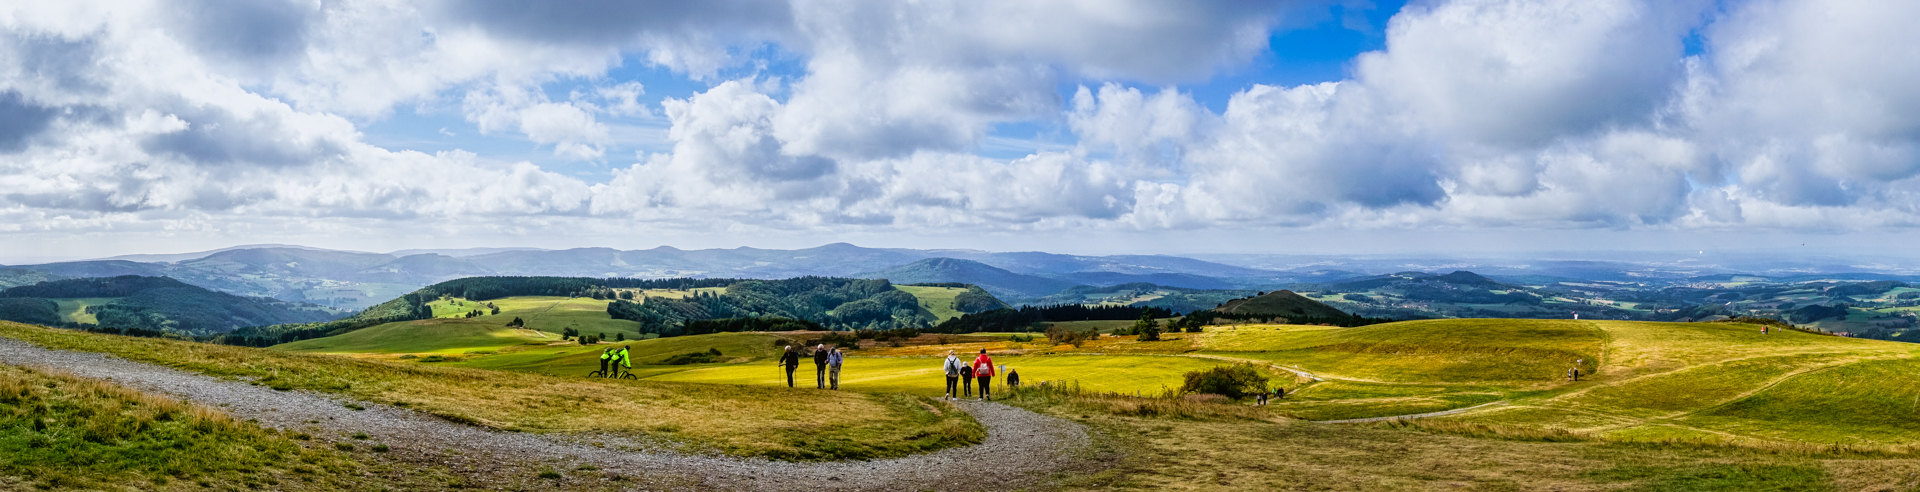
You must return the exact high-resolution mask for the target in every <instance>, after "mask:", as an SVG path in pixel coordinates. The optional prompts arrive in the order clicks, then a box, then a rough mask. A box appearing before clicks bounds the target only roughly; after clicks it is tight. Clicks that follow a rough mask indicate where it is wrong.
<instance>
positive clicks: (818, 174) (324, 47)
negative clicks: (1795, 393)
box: [0, 0, 1920, 262]
mask: <svg viewBox="0 0 1920 492" xmlns="http://www.w3.org/2000/svg"><path fill="white" fill-rule="evenodd" d="M1916 21H1920V2H1887V1H1879V0H1757V1H1738V0H1725V1H1717V2H1716V1H1712V0H1646V1H1635V0H1533V1H1520V0H1454V1H1417V0H1416V1H1413V2H1410V3H1406V4H1402V3H1399V2H1390V1H1384V0H1381V1H1367V0H1332V1H1278V2H1261V1H1193V0H1183V1H1135V0H1097V1H1096V0H1058V1H1040V0H954V1H947V0H915V1H901V0H851V1H825V0H794V1H791V2H778V1H745V0H707V1H700V2H684V1H677V0H660V1H629V0H581V1H572V2H551V1H544V0H461V1H454V0H447V1H443V2H436V1H395V0H291V1H284V0H168V1H150V2H149V1H139V0H128V1H92V0H65V1H59V2H6V3H4V4H0V244H4V246H0V250H4V251H0V262H4V261H11V262H21V261H25V260H27V259H47V258H70V257H84V256H103V255H109V254H119V253H132V252H177V251H189V250H195V249H209V248H215V247H223V246H231V245H236V244H248V243H268V242H272V243H299V244H308V245H313V246H321V247H335V248H345V249H359V250H372V251H386V250H392V249H400V248H416V247H478V246H535V247H549V248H564V247H578V246H611V247H618V248H623V249H634V248H650V247H654V246H658V245H663V244H664V245H673V246H678V247H683V248H700V247H734V246H755V247H779V248H789V247H807V246H814V245H818V244H822V243H826V242H835V241H848V242H854V243H856V244H861V245H867V246H893V247H920V248H941V247H966V248H980V249H992V250H1030V249H1039V250H1048V251H1056V252H1083V253H1116V252H1139V253H1205V252H1272V253H1288V252H1318V253H1325V252H1339V251H1359V252H1425V251H1480V250H1525V249H1557V250H1566V249H1582V248H1591V249H1648V248H1684V249H1692V248H1695V247H1702V248H1707V247H1713V248H1748V247H1785V246H1786V245H1788V244H1792V245H1794V246H1798V245H1799V244H1812V245H1813V246H1812V247H1824V248H1828V249H1834V250H1840V251H1846V250H1848V249H1849V248H1874V249H1880V250H1896V251H1897V250H1904V249H1906V248H1905V245H1906V244H1907V243H1909V242H1910V241H1911V240H1912V239H1915V238H1920V235H1916V234H1915V232H1920V231H1917V230H1916V229H1915V227H1916V225H1920V180H1917V179H1916V174H1920V147H1917V145H1920V82H1917V81H1920V29H1914V28H1913V27H1912V26H1913V25H1914V24H1915V23H1916Z"/></svg>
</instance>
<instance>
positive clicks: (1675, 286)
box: [0, 243, 1920, 339]
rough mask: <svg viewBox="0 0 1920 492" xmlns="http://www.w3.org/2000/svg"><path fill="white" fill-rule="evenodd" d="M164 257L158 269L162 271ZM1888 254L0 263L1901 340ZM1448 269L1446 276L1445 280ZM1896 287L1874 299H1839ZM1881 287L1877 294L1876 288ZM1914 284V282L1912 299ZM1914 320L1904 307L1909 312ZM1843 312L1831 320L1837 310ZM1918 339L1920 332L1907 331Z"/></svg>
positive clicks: (363, 285) (341, 298)
mask: <svg viewBox="0 0 1920 492" xmlns="http://www.w3.org/2000/svg"><path fill="white" fill-rule="evenodd" d="M163 260H164V261H163ZM1906 264H1907V263H1905V262H1902V261H1896V260H1889V259H1873V258H1866V259H1857V260H1851V261H1850V260H1848V259H1844V258H1827V257H1798V256H1787V257H1781V256H1766V255H1759V254H1747V255H1740V254H1719V255H1716V254H1707V253H1704V252H1701V253H1699V254H1680V253H1620V254H1596V255H1594V256H1593V258H1592V259H1544V260H1527V259H1448V258H1438V259H1435V258H1392V257H1338V256H1303V255H1205V256H1200V257H1197V258H1187V257H1178V256H1160V255H1116V256H1083V255H1066V254H1054V253H1043V252H1011V253H1000V252H987V251H977V250H959V249H943V250H915V249H892V248H863V247H859V246H854V245H851V244H844V243H836V244H828V245H825V246H820V247H816V248H807V249H797V250H775V249H757V248H734V249H703V250H682V249H677V248H672V247H658V248H653V249H644V250H618V249H612V248H579V249H568V250H542V249H525V248H486V249H440V250H404V251H396V252H393V253H367V252H354V251H334V250H323V249H315V248H307V247H299V246H286V245H265V246H263V247H236V248H226V249H221V250H212V251H205V252H200V253H188V254H177V255H130V256H122V257H117V258H109V259H101V260H90V261H75V262H63V263H48V264H40V265H17V266H11V267H4V268H0V288H4V287H10V286H20V285H31V284H34V283H37V282H46V281H58V280H63V279H72V278H97V277H113V276H121V275H140V276H149V277H160V276H165V277H171V278H173V279H176V280H179V281H180V282H184V283H186V284H191V285H194V286H198V287H202V288H206V289H211V290H215V291H220V292H226V293H231V294H235V295H240V296H257V297H271V298H274V299H279V300H282V301H290V302H310V303H314V304H320V305H325V306H331V307H336V308H343V309H362V308H366V307H368V306H372V305H375V304H378V303H381V302H385V301H388V300H391V299H394V298H397V297H399V296H401V295H403V294H406V293H408V292H412V291H414V290H416V289H419V288H421V287H424V286H427V285H431V284H434V283H438V282H443V281H447V280H452V279H457V278H464V277H478V276H565V277H591V278H641V279H648V278H680V277H691V278H745V279H784V278H793V277H806V276H820V277H850V278H884V279H887V280H890V281H892V282H894V283H898V284H913V283H962V284H972V285H978V286H980V287H981V288H983V289H985V290H987V291H988V292H990V293H992V294H993V295H995V296H997V297H999V298H1000V299H1002V300H1005V301H1007V302H1009V303H1012V304H1027V305H1044V304H1101V305H1135V306H1152V307H1162V308H1167V309H1171V310H1175V311H1179V312H1186V311H1191V310H1194V309H1208V308H1213V307H1216V306H1219V305H1221V304H1222V303H1225V302H1228V301H1229V300H1232V299H1238V298H1244V297H1247V296H1251V295H1254V294H1256V293H1262V292H1272V291H1278V290H1283V289H1284V290H1291V291H1293V292H1297V293H1299V294H1301V295H1302V296H1305V297H1306V298H1308V299H1311V300H1313V301H1316V302H1322V303H1327V304H1329V305H1332V306H1334V307H1336V308H1339V309H1342V310H1345V311H1348V312H1352V313H1356V314H1361V315H1365V316H1370V317H1385V318H1393V319H1409V318H1428V317H1433V318H1444V317H1521V318H1550V317H1571V316H1572V315H1574V314H1575V313H1578V314H1579V315H1580V316H1581V317H1582V319H1651V320H1682V319H1704V318H1710V317H1713V316H1735V315H1765V316H1784V317H1791V318H1794V319H1801V320H1806V321H1804V323H1808V324H1813V325H1818V326H1821V327H1823V328H1822V329H1830V330H1832V331H1845V332H1849V333H1856V334H1860V333H1864V334H1869V335H1868V336H1875V337H1882V338H1889V339H1899V337H1903V336H1907V335H1905V333H1906V331H1904V330H1907V329H1908V328H1911V327H1916V326H1920V318H1914V317H1913V316H1912V314H1913V313H1908V312H1906V311H1902V310H1903V309H1907V308H1910V307H1916V306H1915V305H1917V304H1920V293H1910V292H1913V291H1909V290H1903V289H1913V288H1911V287H1905V285H1911V284H1920V269H1911V270H1910V269H1908V267H1905V266H1901V265H1906ZM1442 272H1445V273H1442ZM1863 282H1888V283H1886V284H1876V285H1895V284H1894V283H1899V284H1898V286H1896V287H1892V288H1891V289H1892V290H1891V291H1888V292H1890V293H1888V292H1881V293H1878V294H1873V295H1870V296H1863V295H1859V294H1841V293H1842V292H1850V291H1849V290H1847V289H1840V290H1837V291H1836V290H1832V289H1834V288H1836V287H1842V286H1845V285H1849V284H1858V283H1863ZM1876 288H1877V287H1876ZM1914 291H1920V289H1914ZM1909 310H1910V309H1909ZM1836 313H1838V314H1836ZM1914 336H1917V337H1920V329H1916V330H1915V335H1914Z"/></svg>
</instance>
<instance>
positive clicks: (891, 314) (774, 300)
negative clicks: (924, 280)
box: [607, 277, 933, 336]
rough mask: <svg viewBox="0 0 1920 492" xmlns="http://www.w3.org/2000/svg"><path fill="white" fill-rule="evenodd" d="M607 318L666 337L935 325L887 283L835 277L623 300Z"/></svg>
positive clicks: (916, 303) (749, 283)
mask: <svg viewBox="0 0 1920 492" xmlns="http://www.w3.org/2000/svg"><path fill="white" fill-rule="evenodd" d="M607 314H608V315H610V316H613V318H614V319H624V320H631V321H636V322H639V323H640V326H641V331H642V332H645V333H658V334H660V335H661V336H675V335H681V334H690V333H691V330H690V329H689V328H688V323H690V322H694V321H699V320H711V319H724V318H785V319H788V320H801V321H807V322H812V323H818V324H819V325H821V326H824V327H827V328H829V329H835V330H853V329H892V328H921V327H929V326H932V325H933V316H932V315H931V314H930V313H927V312H926V311H924V310H922V309H920V301H919V299H918V298H915V297H913V295H912V294H908V293H906V292H901V291H900V290H899V289H895V288H893V284H892V283H889V282H887V281H886V280H877V279H876V280H869V279H849V278H830V277H800V278H791V279H785V280H741V281H737V282H735V283H733V284H731V285H728V286H727V293H726V294H724V295H716V294H710V293H697V294H695V295H693V296H691V297H688V298H685V299H669V298H650V299H646V300H645V302H630V301H627V300H624V299H618V300H614V301H613V302H612V303H610V304H608V305H607Z"/></svg>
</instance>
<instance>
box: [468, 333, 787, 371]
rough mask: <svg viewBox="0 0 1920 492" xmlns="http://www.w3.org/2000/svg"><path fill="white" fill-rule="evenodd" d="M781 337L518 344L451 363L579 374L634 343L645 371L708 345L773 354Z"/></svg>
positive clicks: (726, 354)
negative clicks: (614, 350) (607, 353)
mask: <svg viewBox="0 0 1920 492" xmlns="http://www.w3.org/2000/svg"><path fill="white" fill-rule="evenodd" d="M781 339H782V338H781V337H779V336H775V335H771V334H765V333H715V334H711V335H696V336H689V337H668V338H656V339H651V340H640V341H633V342H630V343H602V344H598V345H592V346H585V345H580V344H577V343H559V344H552V345H541V346H527V347H517V348H516V349H514V350H509V351H504V352H502V353H500V354H497V355H487V356H484V357H472V358H468V359H467V360H465V361H462V362H458V363H454V364H450V365H457V366H462V367H473V368H480V369H500V370H509V371H524V372H535V373H542V374H553V375H561V376H576V375H580V374H585V373H587V372H590V371H594V370H597V369H600V352H601V351H602V350H604V349H606V348H609V347H632V348H631V349H629V350H628V354H627V355H628V356H630V357H632V358H633V362H634V364H635V370H636V371H641V372H645V371H647V370H649V369H648V368H646V367H643V366H647V365H650V364H659V363H660V362H661V361H663V360H665V359H667V358H669V357H672V356H674V355H677V354H684V353H689V352H705V351H707V349H719V350H720V353H721V356H722V358H723V359H728V360H733V359H755V358H766V357H772V356H774V355H776V352H777V351H778V349H776V348H774V347H773V341H774V340H781ZM686 368H687V367H686V366H663V367H659V368H654V369H651V370H652V371H655V372H664V371H667V370H680V369H686Z"/></svg>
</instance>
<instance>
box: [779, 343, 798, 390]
mask: <svg viewBox="0 0 1920 492" xmlns="http://www.w3.org/2000/svg"><path fill="white" fill-rule="evenodd" d="M780 367H782V368H785V369H786V370H787V387H788V388H792V387H793V370H794V369H798V368H800V353H799V352H795V351H793V346H792V345H788V346H787V353H784V354H780Z"/></svg>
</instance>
